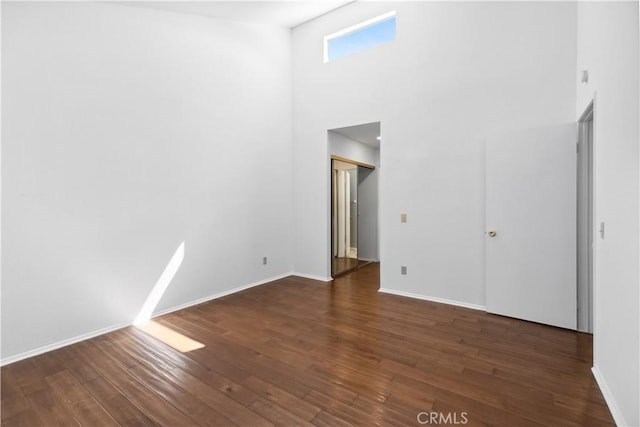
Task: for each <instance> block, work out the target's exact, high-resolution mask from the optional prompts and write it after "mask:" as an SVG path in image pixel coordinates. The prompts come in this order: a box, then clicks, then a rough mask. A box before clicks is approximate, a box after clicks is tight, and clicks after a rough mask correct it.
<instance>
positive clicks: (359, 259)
mask: <svg viewBox="0 0 640 427" xmlns="http://www.w3.org/2000/svg"><path fill="white" fill-rule="evenodd" d="M358 261H364V262H380V260H378V259H375V258H358Z"/></svg>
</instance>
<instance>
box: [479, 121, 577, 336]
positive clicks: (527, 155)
mask: <svg viewBox="0 0 640 427" xmlns="http://www.w3.org/2000/svg"><path fill="white" fill-rule="evenodd" d="M486 156H487V157H486V167H487V169H486V170H487V175H486V232H487V234H485V236H486V237H485V244H486V256H487V258H486V296H487V311H489V312H491V313H496V314H501V315H505V316H511V317H516V318H520V319H525V320H530V321H534V322H539V323H545V324H549V325H554V326H560V327H563V328H569V329H575V328H576V317H577V314H576V124H575V123H568V124H563V125H557V126H550V127H544V128H535V129H526V130H520V131H516V132H511V133H508V134H502V135H498V136H495V137H492V138H488V139H487V151H486ZM489 231H495V237H489V233H488V232H489Z"/></svg>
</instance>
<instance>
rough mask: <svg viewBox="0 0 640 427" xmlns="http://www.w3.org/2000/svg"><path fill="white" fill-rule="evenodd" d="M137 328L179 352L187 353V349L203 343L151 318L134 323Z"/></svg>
mask: <svg viewBox="0 0 640 427" xmlns="http://www.w3.org/2000/svg"><path fill="white" fill-rule="evenodd" d="M136 327H137V328H138V329H140V330H141V331H143V332H145V333H147V334H148V335H150V336H152V337H153V338H155V339H157V340H159V341H162V342H163V343H165V344H166V345H168V346H169V347H172V348H174V349H176V350H178V351H179V352H181V353H187V352H189V351H193V350H197V349H199V348H203V347H204V344H202V343H201V342H198V341H195V340H192V339H191V338H189V337H187V336H184V335H182V334H181V333H179V332H176V331H174V330H173V329H171V328H167V327H166V326H163V325H161V324H159V323H157V322H154V321H153V320H149V321H148V322H145V323H142V324H139V325H136Z"/></svg>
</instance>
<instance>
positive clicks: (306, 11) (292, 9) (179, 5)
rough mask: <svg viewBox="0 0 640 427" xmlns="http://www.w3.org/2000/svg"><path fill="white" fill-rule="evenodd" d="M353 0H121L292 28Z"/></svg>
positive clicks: (148, 6) (139, 4)
mask: <svg viewBox="0 0 640 427" xmlns="http://www.w3.org/2000/svg"><path fill="white" fill-rule="evenodd" d="M352 2H353V0H341V1H335V0H328V1H301V0H295V1H188V0H184V1H182V0H175V1H121V2H117V3H119V4H123V5H127V6H137V7H146V8H151V9H161V10H166V11H170V12H177V13H186V14H191V15H201V16H208V17H212V18H221V19H229V20H233V21H245V22H255V23H261V24H270V25H278V26H283V27H289V28H293V27H295V26H297V25H300V24H302V23H304V22H307V21H310V20H312V19H314V18H317V17H318V16H321V15H324V14H325V13H327V12H330V11H332V10H334V9H336V8H338V7H341V6H344V5H345V4H348V3H352Z"/></svg>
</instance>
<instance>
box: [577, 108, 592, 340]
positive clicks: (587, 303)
mask: <svg viewBox="0 0 640 427" xmlns="http://www.w3.org/2000/svg"><path fill="white" fill-rule="evenodd" d="M589 123H590V124H591V125H590V127H591V129H589ZM587 132H588V133H587ZM577 152H578V169H577V172H578V175H577V190H578V205H577V206H576V208H577V210H578V212H577V215H578V218H581V216H584V218H583V221H584V223H583V224H581V223H580V222H579V221H578V223H577V226H578V229H577V241H576V244H577V252H576V255H577V263H576V265H577V268H578V272H577V273H578V275H577V277H578V283H577V286H576V289H577V295H576V299H577V307H578V312H577V313H576V316H577V320H578V331H580V332H586V333H591V334H593V332H594V328H593V325H594V321H593V319H594V312H595V304H594V301H595V259H596V257H595V247H596V244H595V243H596V231H595V225H596V221H595V218H596V216H595V191H596V189H595V96H594V97H593V98H592V99H591V101H590V102H589V103H588V104H587V107H586V108H585V109H584V111H583V112H582V114H581V115H580V117H579V118H578V141H577ZM585 155H586V159H584V156H585ZM584 168H586V171H585V170H584ZM585 186H586V188H585ZM580 196H583V197H584V198H586V200H582V203H580ZM585 204H586V206H585ZM585 208H586V215H585V213H584V212H582V210H583V209H585ZM585 239H586V241H585ZM582 245H586V248H584V247H581V246H582ZM589 246H590V247H589ZM581 275H582V277H584V278H585V279H584V280H582V281H581V280H579V278H580V277H581Z"/></svg>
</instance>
